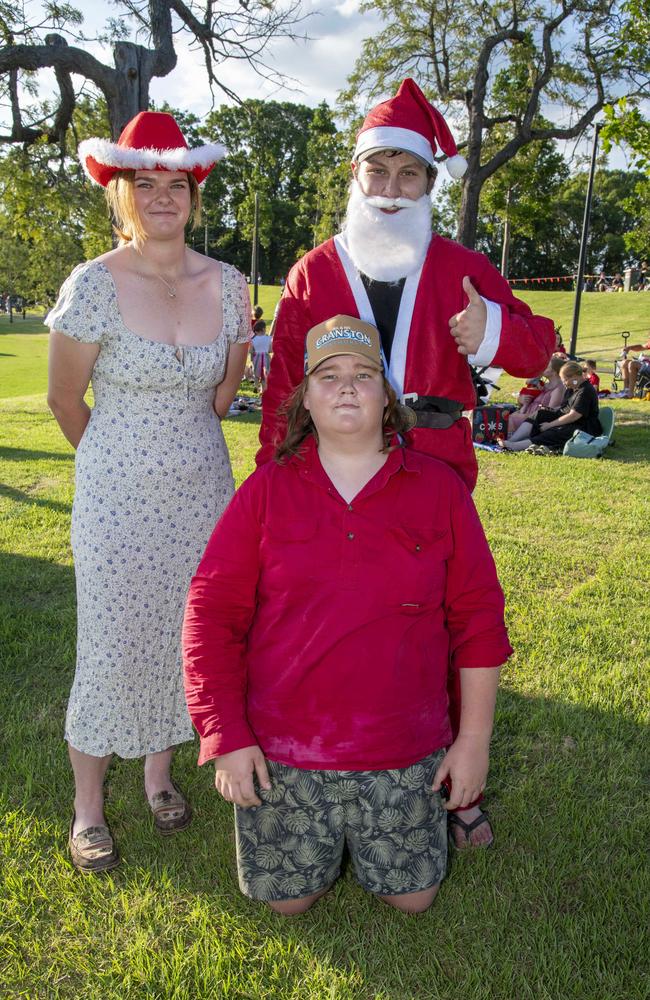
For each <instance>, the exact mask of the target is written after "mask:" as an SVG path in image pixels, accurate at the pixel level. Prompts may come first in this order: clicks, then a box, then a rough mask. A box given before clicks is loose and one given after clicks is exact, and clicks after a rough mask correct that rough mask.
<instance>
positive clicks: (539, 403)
mask: <svg viewBox="0 0 650 1000" xmlns="http://www.w3.org/2000/svg"><path fill="white" fill-rule="evenodd" d="M565 364H566V359H565V358H563V357H560V355H559V354H554V355H553V357H552V358H551V360H550V361H549V363H548V365H547V367H546V369H545V371H544V372H543V375H544V378H545V379H546V383H545V385H544V388H543V389H542V391H541V392H540V393H539V395H535V396H530V395H524V396H523V399H522V405H521V406H520V408H519V409H518V410H515V412H514V413H511V414H510V417H509V419H508V438H510V439H511V440H512V438H513V437H514V435H515V433H516V431H518V430H519V428H520V427H521V426H522V424H524V423H525V422H526V421H531V420H532V419H533V417H534V416H535V414H536V413H537V411H538V410H540V409H541V408H542V407H543V406H546V407H551V408H553V407H556V406H560V404H561V403H562V400H563V399H564V393H565V391H566V390H565V388H564V382H563V381H562V379H561V378H560V370H561V368H562V366H563V365H565ZM520 395H521V393H520Z"/></svg>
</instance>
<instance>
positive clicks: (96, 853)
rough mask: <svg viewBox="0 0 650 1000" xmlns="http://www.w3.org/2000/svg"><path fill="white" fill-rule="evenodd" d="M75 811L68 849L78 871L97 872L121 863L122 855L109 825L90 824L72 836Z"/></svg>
mask: <svg viewBox="0 0 650 1000" xmlns="http://www.w3.org/2000/svg"><path fill="white" fill-rule="evenodd" d="M74 820H75V817H74V813H73V814H72V819H71V821H70V833H69V835H68V849H69V851H70V860H71V861H72V865H73V867H74V868H76V870H77V871H78V872H84V873H85V874H95V873H98V872H107V871H110V870H111V868H115V867H116V865H119V863H120V855H119V853H118V850H117V847H116V846H115V842H114V840H113V835H112V834H111V831H110V829H109V828H108V826H105V825H103V824H102V825H101V826H89V827H87V828H86V829H85V830H82V831H81V832H80V833H78V834H77V835H76V837H73V836H72V831H73V829H74Z"/></svg>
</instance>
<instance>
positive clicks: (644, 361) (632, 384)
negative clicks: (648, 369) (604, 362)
mask: <svg viewBox="0 0 650 1000" xmlns="http://www.w3.org/2000/svg"><path fill="white" fill-rule="evenodd" d="M627 350H628V351H639V352H640V353H639V354H638V356H637V357H636V358H628V357H626V358H625V360H624V361H622V362H621V374H622V375H623V381H624V383H625V385H624V388H623V392H622V393H621V396H622V397H623V398H624V399H631V398H632V396H634V390H635V388H636V383H637V379H638V377H639V372H640V371H641V369H642V367H643V366H644V365H650V339H649V340H648V341H647V342H646V343H645V344H633V345H632V347H628V349H627ZM626 353H627V352H626Z"/></svg>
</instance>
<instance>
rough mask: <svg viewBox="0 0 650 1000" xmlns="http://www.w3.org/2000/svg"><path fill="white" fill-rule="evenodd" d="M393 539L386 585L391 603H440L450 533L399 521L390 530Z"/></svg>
mask: <svg viewBox="0 0 650 1000" xmlns="http://www.w3.org/2000/svg"><path fill="white" fill-rule="evenodd" d="M391 534H392V536H393V539H394V544H393V546H392V552H393V559H392V566H391V577H390V583H389V596H390V599H391V602H392V603H396V604H398V605H404V606H405V607H407V608H408V607H410V606H412V607H415V608H417V607H418V606H419V605H428V606H430V605H432V604H441V603H442V599H443V595H444V589H445V582H446V579H447V560H448V559H449V557H450V556H451V554H452V551H453V544H452V537H451V533H450V532H449V531H447V530H445V529H442V530H437V529H435V528H430V527H428V526H422V525H419V524H411V523H408V522H402V523H401V524H396V525H395V526H394V527H393V528H392V529H391Z"/></svg>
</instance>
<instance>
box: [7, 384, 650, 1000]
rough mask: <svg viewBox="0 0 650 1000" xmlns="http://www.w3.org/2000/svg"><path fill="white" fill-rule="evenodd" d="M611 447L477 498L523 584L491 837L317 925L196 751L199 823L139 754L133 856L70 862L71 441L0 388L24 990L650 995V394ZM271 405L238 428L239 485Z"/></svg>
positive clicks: (127, 848)
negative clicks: (239, 858)
mask: <svg viewBox="0 0 650 1000" xmlns="http://www.w3.org/2000/svg"><path fill="white" fill-rule="evenodd" d="M615 406H616V409H617V415H618V420H619V423H618V432H617V443H616V445H615V447H614V448H612V449H610V450H609V451H608V453H607V457H606V458H605V459H603V460H602V461H598V462H595V461H591V462H589V461H579V460H573V459H564V458H552V459H543V458H536V457H534V456H528V455H494V454H490V453H481V454H480V455H479V462H480V465H481V475H480V479H479V487H478V489H477V492H476V500H477V504H478V507H479V510H480V512H481V515H482V517H483V519H484V522H485V523H486V526H487V529H488V534H489V537H490V541H491V543H492V545H493V548H494V552H495V558H496V560H497V564H498V567H499V571H500V574H501V578H502V582H503V585H504V589H505V591H506V596H507V602H508V624H509V628H510V632H511V638H512V642H513V645H514V646H515V649H516V651H517V652H516V655H515V657H513V659H512V660H511V662H510V663H509V664H508V666H507V667H506V669H505V670H504V675H503V684H502V688H501V692H500V696H499V702H498V708H497V721H496V733H495V739H494V747H493V764H492V773H491V778H490V784H489V799H488V806H489V809H490V812H491V815H492V817H493V819H494V822H495V827H496V834H497V841H496V845H495V847H494V849H493V850H492V851H490V852H485V853H482V854H481V853H475V854H473V855H471V856H462V857H460V856H456V857H455V858H454V860H453V864H452V868H451V871H450V874H449V877H448V879H447V880H446V882H445V884H444V886H443V889H442V890H441V892H440V895H439V897H438V900H437V901H436V903H435V905H434V907H433V908H432V910H431V911H430V912H429V913H428V914H426V915H424V916H423V917H421V918H408V917H406V916H404V915H401V914H399V913H397V912H394V911H392V910H389V909H388V908H386V907H384V906H383V905H382V904H380V903H379V902H377V901H375V900H373V899H371V898H369V897H368V896H367V895H366V894H364V893H363V892H362V890H361V889H360V888H359V887H358V886H357V885H356V883H355V881H354V878H353V874H352V872H351V871H350V870H349V869H348V870H347V871H346V872H345V874H344V877H343V878H342V879H341V881H340V882H339V884H338V885H337V886H336V888H335V889H334V891H333V892H331V893H330V894H329V895H328V896H327V897H326V898H325V899H324V900H322V901H321V902H320V903H319V904H318V905H317V906H316V907H315V908H314V910H313V912H312V913H310V914H308V915H307V916H306V917H304V918H301V919H299V920H295V921H284V922H283V921H282V919H281V918H278V917H275V916H273V915H272V914H270V913H268V912H267V911H266V910H265V909H264V908H261V907H259V908H258V907H257V906H255V905H254V904H252V903H249V902H247V901H246V900H245V899H244V898H243V897H241V896H240V895H239V892H238V889H237V882H236V871H235V865H234V843H233V833H232V816H231V810H230V807H228V806H227V805H226V804H225V803H223V802H221V801H219V799H218V797H217V795H216V793H215V792H214V790H213V789H212V787H211V782H212V773H211V771H210V768H209V766H208V767H206V768H204V769H202V770H200V771H199V770H198V769H197V768H196V765H195V761H196V754H197V747H196V746H194V745H187V746H185V747H183V748H182V749H181V750H180V752H179V754H178V757H177V760H176V765H175V767H176V775H177V777H178V779H179V781H180V783H181V785H182V787H183V788H184V789H186V790H187V792H188V794H189V796H190V797H191V800H192V803H193V805H194V807H195V811H196V820H195V822H194V823H193V825H192V826H191V827H190V828H189V830H187V831H185V832H184V833H183V834H180V835H178V836H177V837H176V838H169V840H164V841H163V840H161V839H159V838H157V837H156V836H155V834H154V831H153V829H152V824H151V820H150V818H149V816H148V811H147V808H146V805H145V802H144V794H143V789H142V771H141V765H140V764H139V763H138V762H123V761H118V762H117V763H116V764H115V765H114V767H113V768H112V769H111V771H110V773H109V781H108V801H107V812H108V815H109V817H110V821H111V824H112V827H113V830H114V833H115V835H116V837H117V839H118V841H119V845H120V848H121V851H122V853H123V856H124V864H123V866H122V867H121V868H120V869H118V870H117V871H116V872H115V873H113V874H112V875H109V876H107V877H105V878H103V879H98V880H94V879H84V878H82V877H79V876H77V875H75V873H74V872H73V871H72V870H71V869H70V867H69V865H68V863H67V861H66V858H65V843H66V837H67V826H68V823H69V819H70V803H71V795H72V781H71V776H70V773H69V770H68V766H67V762H66V755H65V748H64V745H63V743H62V723H63V716H64V711H65V703H66V699H67V694H68V690H69V686H70V683H71V679H72V674H73V670H74V655H75V653H74V646H75V610H74V603H75V602H74V575H73V570H72V564H71V556H70V551H69V542H68V533H69V514H70V508H71V502H72V495H73V454H72V451H71V449H70V448H69V447H68V446H67V444H66V443H65V441H64V440H63V438H62V437H61V435H60V433H59V432H58V430H57V428H56V426H55V424H54V421H53V419H52V418H51V416H50V415H49V414H48V412H47V409H46V407H45V404H44V401H43V399H42V397H40V396H29V397H22V398H18V399H9V400H6V401H5V402H2V403H0V415H1V418H2V419H1V426H2V437H1V439H0V469H1V473H2V482H3V487H2V494H1V495H0V510H1V512H2V517H1V519H0V552H1V553H2V558H1V561H0V595H1V596H0V649H1V651H2V652H1V654H0V655H1V657H2V661H1V670H2V677H3V681H4V695H5V696H4V698H3V699H2V707H1V709H0V712H1V713H2V731H3V751H2V753H3V766H2V768H1V769H0V797H1V800H2V811H3V824H2V827H1V828H0V841H1V845H0V849H1V851H2V858H3V865H2V875H1V882H0V885H1V886H2V889H1V895H0V901H1V909H0V956H2V957H1V958H0V963H1V964H0V981H2V982H3V984H4V991H5V992H4V994H3V995H6V996H8V997H11V998H19V997H20V998H30V1000H31V998H39V1000H40V998H48V1000H50V998H57V1000H58V998H66V1000H68V998H78V997H84V998H87V1000H100V998H101V1000H118V998H119V1000H130V998H134V1000H136V998H137V1000H139V998H152V1000H153V998H156V1000H159V998H160V1000H168V998H172V1000H181V998H182V1000H184V998H195V997H196V998H207V997H210V998H212V997H216V998H221V997H223V998H228V1000H230V998H237V1000H239V998H241V1000H249V998H269V1000H331V998H336V1000H420V998H421V1000H431V998H433V1000H437V998H440V1000H456V998H459V997H463V998H467V1000H512V998H516V1000H539V998H543V1000H560V998H562V1000H565V998H566V1000H601V998H602V1000H642V998H645V996H646V995H647V982H645V981H644V978H643V974H644V956H645V955H646V952H647V949H646V948H644V941H643V936H644V929H645V926H647V899H648V890H649V889H650V885H649V884H648V881H649V880H648V870H647V867H644V855H643V847H644V843H646V844H647V819H648V812H647V806H646V804H645V803H644V800H643V797H642V794H643V786H642V778H641V775H642V774H643V768H644V765H645V763H646V759H645V749H644V738H645V735H646V732H645V729H644V727H645V725H646V723H647V716H646V714H645V708H646V706H647V693H648V692H647V676H648V675H647V666H648V653H649V649H648V639H647V629H645V627H644V624H643V623H644V622H645V621H647V584H648V573H647V557H646V554H645V549H644V545H643V533H642V531H641V530H640V526H644V525H647V524H648V523H649V515H650V509H649V508H650V501H649V500H648V497H649V495H650V489H649V487H650V473H649V471H648V470H649V466H648V457H649V455H650V407H649V406H648V405H647V404H646V406H645V407H644V405H643V404H634V403H632V402H625V401H619V402H617V403H616V404H615ZM258 423H259V415H252V414H250V415H244V416H241V417H238V418H235V419H231V420H227V421H225V422H224V430H225V433H226V437H227V440H228V444H229V448H230V451H231V454H232V455H233V460H234V461H233V464H234V468H235V473H236V478H237V481H238V482H239V481H241V480H242V479H243V478H244V477H245V476H246V475H247V474H248V472H249V471H250V470H251V469H252V463H253V456H254V453H255V450H256V434H257V430H258V427H257V425H258Z"/></svg>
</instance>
